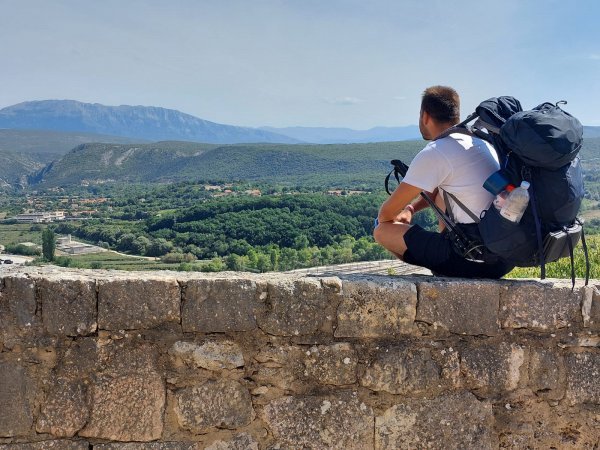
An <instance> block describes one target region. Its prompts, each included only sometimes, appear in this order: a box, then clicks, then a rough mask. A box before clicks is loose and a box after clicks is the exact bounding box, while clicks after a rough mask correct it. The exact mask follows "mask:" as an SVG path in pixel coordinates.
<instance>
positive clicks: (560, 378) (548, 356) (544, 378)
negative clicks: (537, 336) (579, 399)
mask: <svg viewBox="0 0 600 450" xmlns="http://www.w3.org/2000/svg"><path fill="white" fill-rule="evenodd" d="M564 384H565V369H564V363H563V358H562V356H560V355H559V354H558V353H556V352H554V351H552V350H549V349H544V348H539V349H531V351H530V358H529V387H530V388H531V390H532V391H534V392H535V393H536V394H537V395H539V396H540V397H542V398H545V399H548V400H560V399H561V398H563V396H564V394H565V388H564Z"/></svg>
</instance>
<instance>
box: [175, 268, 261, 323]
mask: <svg viewBox="0 0 600 450" xmlns="http://www.w3.org/2000/svg"><path fill="white" fill-rule="evenodd" d="M183 298H184V300H183V307H182V325H183V331H186V332H201V333H226V332H231V331H251V330H254V329H256V316H257V314H258V312H259V311H260V310H261V309H262V307H263V306H264V305H263V303H262V301H261V300H260V293H259V292H258V290H257V286H256V283H255V282H254V281H251V280H244V279H228V280H218V279H217V280H210V279H206V280H189V281H186V283H185V286H184V289H183Z"/></svg>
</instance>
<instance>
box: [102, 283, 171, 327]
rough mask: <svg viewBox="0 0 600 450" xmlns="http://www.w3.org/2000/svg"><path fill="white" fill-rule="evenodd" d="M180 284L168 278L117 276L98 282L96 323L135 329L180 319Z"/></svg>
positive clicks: (104, 325) (103, 325)
mask: <svg viewBox="0 0 600 450" xmlns="http://www.w3.org/2000/svg"><path fill="white" fill-rule="evenodd" d="M180 301H181V294H180V289H179V284H178V283H177V281H176V280H173V279H170V280H165V279H151V278H145V279H134V278H126V277H124V278H120V279H108V280H100V281H99V282H98V327H99V328H100V329H102V330H137V329H148V328H154V327H156V326H158V325H161V324H164V323H167V322H176V323H177V322H179V321H180V313H179V310H180Z"/></svg>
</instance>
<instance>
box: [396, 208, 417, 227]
mask: <svg viewBox="0 0 600 450" xmlns="http://www.w3.org/2000/svg"><path fill="white" fill-rule="evenodd" d="M412 216H413V214H412V212H411V211H410V210H409V209H403V210H402V211H400V214H398V215H397V216H396V218H395V219H394V222H400V223H406V224H410V222H411V220H412Z"/></svg>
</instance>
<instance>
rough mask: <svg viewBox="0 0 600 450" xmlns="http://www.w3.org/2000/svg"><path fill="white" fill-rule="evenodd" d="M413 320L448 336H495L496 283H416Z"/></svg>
mask: <svg viewBox="0 0 600 450" xmlns="http://www.w3.org/2000/svg"><path fill="white" fill-rule="evenodd" d="M417 289H418V293H419V306H418V308H417V316H416V319H417V320H418V321H421V322H426V323H429V324H431V325H433V326H434V328H437V327H441V328H443V329H444V330H447V331H449V332H451V333H456V334H466V335H485V336H495V335H497V334H498V333H499V331H500V325H499V322H498V304H499V299H500V290H499V287H498V283H495V282H489V281H480V280H477V281H473V280H469V281H466V280H460V281H434V282H427V283H418V285H417Z"/></svg>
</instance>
